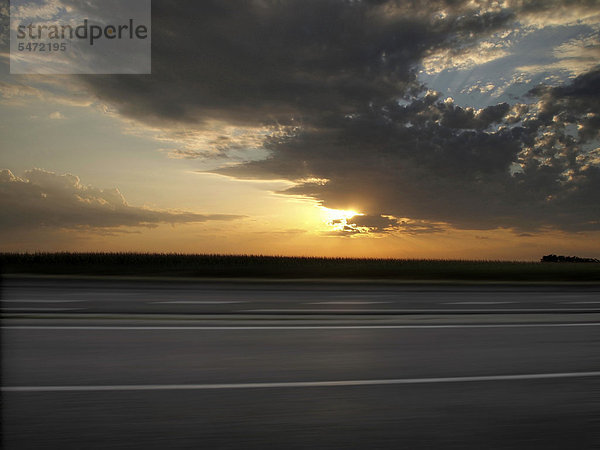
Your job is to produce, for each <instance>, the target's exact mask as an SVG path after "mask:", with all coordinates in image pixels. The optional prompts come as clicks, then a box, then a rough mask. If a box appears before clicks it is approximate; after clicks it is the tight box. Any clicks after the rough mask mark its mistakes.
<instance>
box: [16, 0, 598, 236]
mask: <svg viewBox="0 0 600 450" xmlns="http://www.w3.org/2000/svg"><path fill="white" fill-rule="evenodd" d="M152 6H153V40H152V42H153V48H152V59H153V61H152V62H153V67H152V72H153V73H152V75H140V76H131V75H123V76H121V75H110V76H92V77H89V76H82V77H79V78H78V81H79V82H80V83H83V84H84V85H86V86H87V87H88V89H89V90H90V91H91V92H92V93H93V95H94V96H96V97H97V98H98V99H99V101H100V102H103V103H106V104H109V105H111V108H115V109H116V110H118V111H119V112H120V114H122V115H123V116H126V117H127V118H131V119H134V120H136V121H139V122H143V123H144V124H146V125H147V126H149V127H154V128H155V129H157V130H163V131H164V135H163V138H164V139H165V141H169V142H171V143H172V142H175V143H178V144H179V145H178V146H177V148H175V149H172V148H169V149H166V151H168V152H169V153H170V154H171V155H172V156H173V157H178V158H186V159H190V158H205V157H206V156H207V154H209V153H208V152H207V150H209V149H212V152H213V153H216V154H218V155H219V156H223V155H227V154H228V152H231V151H238V152H240V153H241V154H243V151H244V149H248V148H249V149H250V150H251V151H252V152H254V151H256V152H260V156H261V158H262V159H260V160H256V159H254V160H252V158H250V157H248V158H247V159H249V160H250V161H247V162H244V163H242V164H237V165H231V164H229V165H227V167H223V168H221V169H218V170H217V171H216V172H218V173H221V174H224V175H228V176H232V177H238V178H246V179H261V180H262V179H284V180H290V181H293V182H294V183H295V186H293V187H292V188H290V189H287V190H286V191H284V192H285V193H286V194H289V195H301V196H305V197H310V198H313V199H315V200H316V201H318V202H319V203H321V204H322V205H324V206H326V207H329V208H332V209H342V210H357V211H360V212H362V213H364V214H365V216H362V217H365V218H363V219H358V218H357V219H355V223H350V224H349V225H348V224H346V225H345V226H346V227H347V228H348V229H344V230H342V231H344V232H347V233H355V232H357V231H358V232H360V229H361V228H366V229H370V230H371V232H373V233H379V232H387V231H388V230H397V229H402V228H403V227H404V229H409V228H410V227H409V224H417V225H415V226H422V227H424V228H425V229H427V227H428V225H427V224H447V225H444V226H452V227H456V228H463V229H492V228H498V227H505V228H511V229H515V230H521V231H522V230H537V229H543V228H558V229H563V230H575V231H579V230H587V229H599V228H600V223H599V221H600V214H599V212H598V204H600V202H599V201H598V200H599V192H600V174H599V170H600V169H599V164H598V154H599V152H598V151H597V147H598V142H597V140H598V121H599V119H598V117H599V113H600V111H598V106H597V105H598V104H599V102H598V98H597V95H598V92H599V91H600V86H599V85H598V79H597V78H598V71H593V70H592V71H591V72H588V73H585V74H582V75H581V76H580V77H578V78H576V79H575V80H574V81H573V82H572V83H571V84H570V85H568V86H562V87H554V88H552V87H547V86H543V87H539V88H537V89H535V90H534V91H532V93H531V95H532V98H531V99H529V100H528V101H527V102H526V103H523V104H516V105H515V104H512V105H511V104H508V103H499V104H497V105H491V106H487V107H484V108H475V107H473V108H469V107H462V106H458V105H456V104H454V103H453V102H450V101H444V99H443V98H442V96H441V94H439V93H436V92H433V91H429V90H428V89H427V87H426V86H423V85H422V84H421V82H420V81H419V79H418V76H417V71H418V70H419V67H420V66H421V65H422V64H423V62H424V61H435V60H436V57H437V58H438V59H439V58H441V59H440V61H442V62H443V63H444V64H451V62H452V61H458V62H460V61H462V62H463V63H464V66H465V67H470V66H471V65H472V64H479V65H482V66H486V70H488V71H489V72H490V73H491V72H494V70H492V69H495V68H499V67H500V66H502V65H506V62H507V59H509V58H511V57H512V62H513V63H514V64H513V66H511V67H518V66H519V65H522V64H521V63H519V64H516V63H517V62H519V61H520V59H519V58H520V57H522V56H523V55H524V54H526V56H527V58H528V60H529V59H534V61H532V64H537V63H538V62H540V61H541V63H543V62H544V61H545V60H544V59H543V58H547V55H541V56H540V58H537V59H536V57H537V56H539V55H538V52H537V51H534V50H537V49H538V47H536V46H535V45H538V44H539V45H542V44H543V45H546V47H548V48H550V49H554V47H555V45H554V42H553V45H550V46H548V45H547V43H545V41H544V39H543V38H544V37H545V36H546V35H551V34H553V33H557V34H560V36H562V37H561V39H562V40H560V42H561V43H564V42H565V40H569V39H571V38H572V36H571V34H569V33H570V32H571V31H572V30H567V31H569V32H568V33H567V31H565V30H564V29H563V28H564V27H562V28H561V27H556V29H558V30H559V31H560V33H558V32H557V31H556V29H554V28H552V29H548V30H546V29H543V27H544V26H545V24H554V25H557V24H559V25H561V26H564V25H565V24H566V23H571V22H573V21H574V20H575V18H576V16H577V15H579V16H580V17H583V18H584V19H585V20H584V23H586V24H588V25H585V27H584V28H586V30H587V31H585V32H586V33H588V32H589V27H590V26H591V25H590V24H593V23H594V22H593V20H594V19H593V18H594V17H596V16H597V13H598V11H597V9H598V8H597V2H595V1H590V0H564V1H559V0H549V1H543V2H542V1H535V2H526V1H521V0H506V1H504V2H496V1H472V0H453V1H446V0H428V1H420V2H416V1H401V0H397V1H396V0H363V1H346V0H289V1H285V2H281V1H275V0H253V1H233V0H232V1H228V2H223V1H221V0H206V1H203V2H191V3H182V2H167V1H166V0H156V1H153V5H152ZM519 24H526V25H527V26H528V27H531V28H532V29H536V30H537V29H541V32H540V33H539V34H537V35H536V39H533V41H535V42H531V43H530V44H529V45H530V47H527V45H525V46H523V48H522V50H523V52H522V54H519V55H516V56H515V55H512V54H511V55H512V56H511V55H508V56H502V55H504V54H505V52H509V53H510V52H511V51H512V49H511V48H510V45H508V44H507V45H505V46H502V45H500V46H497V45H496V42H497V39H504V38H510V39H512V37H511V36H510V35H506V34H505V33H506V32H507V30H508V31H511V30H516V29H520V28H519V27H520V25H519ZM582 26H583V25H582ZM494 33H499V34H498V35H497V36H499V37H497V39H496V38H494V39H491V40H490V37H491V36H494ZM561 33H562V34H561ZM577 33H578V34H577V36H579V35H580V34H581V33H580V32H579V31H578V32H577ZM525 34H526V33H525ZM502 36H504V37H502ZM563 38H564V39H563ZM569 42H570V41H569ZM590 42H591V41H590ZM525 43H526V44H527V42H525ZM534 44H535V45H534ZM593 45H595V44H593V42H592V43H589V42H587V41H586V43H583V44H581V45H579V44H578V43H572V44H570V46H565V47H562V48H559V49H557V50H556V52H557V54H556V55H554V57H556V58H559V57H560V58H563V59H564V58H570V57H575V56H577V55H579V56H577V58H580V59H578V60H577V61H578V63H581V62H582V61H583V60H584V59H585V61H586V64H588V63H589V60H590V55H591V56H593V55H595V52H596V49H595V47H593ZM574 46H575V47H577V48H579V47H582V46H583V47H582V48H585V50H584V51H583V53H581V52H579V50H577V49H574ZM578 46H579V47H578ZM480 49H483V50H485V52H486V54H485V55H483V58H481V57H480V56H479V55H476V53H475V52H477V50H480ZM573 55H575V56H573ZM581 58H583V59H581ZM448 61H450V62H448ZM486 61H487V63H486V64H483V63H484V62H486ZM461 64H462V63H461ZM586 67H588V66H586ZM494 73H496V72H494ZM510 75H511V76H512V75H513V74H512V72H511V74H510ZM478 80H479V78H478ZM479 81H482V80H479ZM495 81H498V82H494V83H491V82H488V81H486V82H485V83H483V82H482V83H480V84H479V85H477V89H479V90H480V91H482V92H486V93H491V92H495V91H498V90H499V89H500V87H501V86H503V84H502V80H495ZM505 81H506V80H505ZM529 81H531V80H529ZM11 89H13V88H12V87H11ZM503 89H504V88H503ZM6 90H7V92H8V91H9V90H8V88H7V89H6ZM10 92H12V91H10ZM11 95H15V96H16V95H17V94H11ZM21 95H25V94H21ZM27 95H34V94H33V93H31V94H27ZM511 103H514V102H511ZM529 103H531V104H529ZM215 124H219V125H218V126H216V125H215ZM182 130H183V131H182ZM265 154H267V155H268V156H266V157H265V156H264V155H265ZM243 157H245V155H244V156H243ZM241 158H242V157H241ZM234 161H235V160H234ZM230 162H231V161H230ZM315 180H318V181H315ZM169 217H170V216H169ZM367 218H369V220H370V221H371V222H370V223H371V225H372V226H369V225H364V226H362V227H361V226H360V225H358V223H360V222H361V220H362V221H365V220H367ZM397 218H407V219H406V220H405V219H397ZM157 220H158V219H155V220H154V221H151V220H145V221H140V223H156V221H157ZM402 220H404V222H405V223H404V224H403V223H402ZM394 221H395V222H394ZM363 223H366V222H363ZM411 226H412V225H411ZM436 227H438V228H439V227H441V226H439V225H433V226H431V228H432V229H436ZM415 229H416V228H415Z"/></svg>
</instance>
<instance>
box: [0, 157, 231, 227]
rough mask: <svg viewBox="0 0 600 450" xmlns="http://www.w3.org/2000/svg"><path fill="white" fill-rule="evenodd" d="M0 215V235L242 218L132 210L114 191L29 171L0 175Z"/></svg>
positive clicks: (72, 178)
mask: <svg viewBox="0 0 600 450" xmlns="http://www.w3.org/2000/svg"><path fill="white" fill-rule="evenodd" d="M0 209H1V210H2V216H1V217H0V230H4V231H7V230H19V229H36V228H52V229H78V228H86V229H95V230H97V231H100V232H107V231H109V232H110V231H114V230H115V229H116V228H118V227H154V226H157V225H158V224H160V223H169V224H182V223H194V222H206V221H208V220H234V219H238V218H241V216H236V215H227V214H211V215H203V214H196V213H191V212H184V211H162V210H155V209H150V208H141V207H136V206H131V205H129V204H128V203H127V201H126V200H125V198H124V197H123V195H122V194H121V193H120V192H119V190H118V189H99V188H96V187H93V186H85V185H83V184H81V181H80V179H79V178H78V177H77V176H75V175H71V174H64V175H59V174H56V173H53V172H48V171H45V170H41V169H33V170H29V171H27V172H25V174H24V175H23V177H16V176H15V175H13V173H12V172H11V171H10V170H8V169H3V170H0Z"/></svg>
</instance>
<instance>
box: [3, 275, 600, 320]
mask: <svg viewBox="0 0 600 450" xmlns="http://www.w3.org/2000/svg"><path fill="white" fill-rule="evenodd" d="M0 307H1V308H2V309H1V311H2V313H4V314H14V313H61V314H68V313H81V314H88V313H107V314H115V313H120V314H232V313H233V314H275V315H279V314H326V313H332V314H410V313H413V314H417V313H431V312H435V313H438V314H447V313H453V314H454V313H463V314H464V313H479V312H484V313H529V312H534V313H537V312H542V313H544V312H545V313H550V312H557V313H562V312H568V313H593V312H596V313H600V285H588V286H579V287H576V286H573V285H571V286H569V285H555V286H534V285H513V286H511V285H485V284H484V285H470V286H468V285H465V286H450V285H448V286H444V285H439V286H435V285H434V286H431V285H406V284H393V283H358V282H357V283H340V282H337V283H336V282H321V283H317V282H252V283H250V282H231V281H230V282H217V281H215V282H202V283H200V282H183V281H179V282H157V281H115V280H112V281H98V280H95V281H94V280H68V279H39V278H38V279H21V278H8V279H5V280H4V281H3V286H2V303H1V305H0Z"/></svg>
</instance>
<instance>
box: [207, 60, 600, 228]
mask: <svg viewBox="0 0 600 450" xmlns="http://www.w3.org/2000/svg"><path fill="white" fill-rule="evenodd" d="M599 92H600V71H597V72H593V73H589V74H586V75H584V76H581V77H579V78H577V79H575V80H574V81H573V83H571V84H570V85H567V86H561V87H555V88H550V87H545V86H540V87H539V88H537V89H535V90H534V91H533V92H532V95H533V96H537V98H538V103H537V104H536V105H533V106H527V105H515V106H513V107H510V106H509V105H507V104H500V105H495V106H490V107H488V108H484V109H481V110H477V111H476V110H474V109H465V108H460V107H458V106H456V105H454V104H453V103H452V102H450V101H442V100H441V98H440V96H439V94H435V93H432V92H429V93H427V94H426V95H424V96H419V97H417V98H414V99H413V100H412V101H410V102H406V103H403V104H399V103H390V104H387V105H385V106H382V107H379V108H375V107H373V108H370V109H368V110H365V111H363V112H361V113H360V114H356V115H353V116H352V117H344V118H338V120H337V121H333V120H331V119H329V120H328V121H327V123H326V124H325V123H324V124H323V125H322V126H321V127H313V128H311V129H304V130H301V131H299V132H298V133H295V134H293V135H290V136H288V137H286V138H282V139H276V140H275V139H274V140H271V141H270V142H269V143H268V144H267V147H268V148H269V149H270V151H271V155H270V157H269V158H268V159H266V160H263V161H252V162H248V163H245V164H241V165H238V166H233V167H226V168H222V169H219V170H218V172H219V173H221V174H226V175H229V176H233V177H239V178H273V179H275V178H277V179H281V178H284V179H289V180H293V181H296V183H297V184H296V185H295V186H294V187H292V188H290V189H288V190H286V191H284V192H285V193H287V194H291V195H302V196H306V197H311V198H314V199H317V200H318V201H319V202H321V204H323V206H326V207H328V208H332V209H342V210H347V209H354V210H358V211H360V212H363V213H365V214H367V215H368V217H373V216H380V217H381V216H392V217H408V218H411V219H413V220H422V221H425V222H433V223H440V222H442V223H448V224H450V226H453V227H455V228H462V229H493V228H499V227H504V228H512V229H515V230H539V229H544V228H556V229H562V230H570V231H583V230H592V229H593V230H597V229H600V211H599V206H598V205H600V164H599V158H598V156H599V154H600V150H598V149H597V146H598V140H597V138H598V131H599V127H598V117H599V115H600V110H599V106H598V105H600V102H599V101H598V100H599V99H598V95H599ZM311 179H321V180H327V182H320V183H315V182H311V181H302V180H311ZM357 220H358V219H357ZM351 228H352V227H351ZM347 231H349V232H352V231H356V230H352V229H349V230H347Z"/></svg>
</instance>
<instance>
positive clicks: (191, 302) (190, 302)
mask: <svg viewBox="0 0 600 450" xmlns="http://www.w3.org/2000/svg"><path fill="white" fill-rule="evenodd" d="M149 303H155V304H172V305H226V304H228V303H244V302H242V301H218V300H215V301H212V300H174V301H169V302H149Z"/></svg>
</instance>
